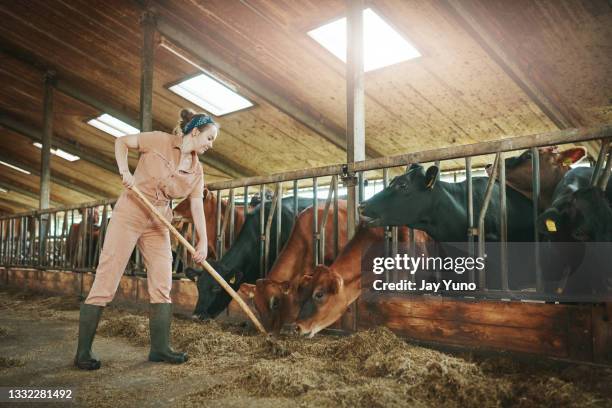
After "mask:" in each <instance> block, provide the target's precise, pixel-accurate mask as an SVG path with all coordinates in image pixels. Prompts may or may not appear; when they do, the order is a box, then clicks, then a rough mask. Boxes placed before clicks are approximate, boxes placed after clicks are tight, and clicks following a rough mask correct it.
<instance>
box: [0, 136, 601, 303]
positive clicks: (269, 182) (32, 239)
mask: <svg viewBox="0 0 612 408" xmlns="http://www.w3.org/2000/svg"><path fill="white" fill-rule="evenodd" d="M611 137H612V126H611V125H603V126H598V127H592V128H581V129H568V130H561V131H554V132H547V133H540V134H535V135H528V136H520V137H513V138H507V139H501V140H493V141H486V142H482V143H477V144H471V145H462V146H452V147H446V148H441V149H433V150H425V151H420V152H413V153H407V154H402V155H397V156H391V157H383V158H377V159H371V160H365V161H361V162H356V163H350V164H337V165H331V166H324V167H317V168H311V169H304V170H297V171H290V172H284V173H279V174H273V175H268V176H256V177H247V178H242V179H234V180H229V181H222V182H215V183H210V184H209V185H208V186H207V188H208V189H209V190H211V191H214V192H215V193H216V197H217V198H222V197H226V198H227V203H228V205H227V206H226V210H225V212H223V213H222V203H221V199H218V202H217V208H216V216H217V222H216V236H215V238H216V246H217V257H218V258H221V257H222V256H223V253H224V251H225V250H226V248H225V241H226V240H225V234H226V233H229V234H230V239H229V241H230V243H233V242H234V241H235V239H236V236H235V234H234V231H235V216H234V214H235V209H236V201H237V199H236V197H237V196H239V194H240V193H242V197H241V200H242V205H243V208H244V214H245V216H246V215H247V212H248V208H249V197H252V196H253V194H249V189H250V187H259V188H258V189H257V190H258V191H259V196H260V200H261V205H262V208H264V207H265V205H266V201H267V200H268V198H267V197H266V195H267V194H266V192H267V191H268V190H267V189H268V187H269V186H270V187H273V188H272V190H273V191H274V194H273V195H272V197H271V198H270V199H271V200H272V203H271V209H270V211H268V216H267V219H266V215H265V212H264V211H261V212H260V214H259V237H260V240H259V244H258V245H259V265H260V271H261V276H265V271H267V270H268V269H269V267H271V264H270V261H269V260H270V253H269V252H270V243H271V242H272V241H271V240H272V239H274V240H275V242H276V244H277V245H275V246H276V251H277V252H278V251H279V250H280V245H279V243H280V236H281V230H282V225H281V211H282V208H283V204H282V201H281V200H282V198H283V195H285V196H287V197H291V196H292V197H293V202H292V207H293V208H292V209H293V213H294V214H295V215H296V216H297V212H298V211H297V210H298V201H299V198H298V196H299V195H300V194H303V191H304V188H305V187H304V185H306V187H307V188H308V189H309V190H310V191H311V194H312V195H311V198H312V205H313V206H314V207H315V208H318V206H319V205H323V204H322V203H321V202H320V201H319V200H320V198H321V197H319V194H318V193H319V188H320V187H323V186H327V187H328V191H327V195H326V200H325V204H324V205H325V209H326V211H325V212H324V216H323V217H322V220H319V219H318V211H314V212H313V214H314V217H313V225H312V234H313V246H314V248H313V249H314V252H313V253H314V254H315V260H314V262H315V264H319V263H321V262H322V261H323V258H324V253H325V247H326V245H328V244H329V243H327V242H326V237H325V234H324V230H325V225H326V223H327V222H328V219H329V216H328V212H329V210H330V209H331V210H332V219H333V223H334V231H335V234H334V236H335V239H334V243H333V245H334V253H335V254H336V255H337V254H338V250H339V248H338V233H337V232H338V200H339V192H340V191H339V190H340V188H339V183H340V179H342V181H343V183H344V185H345V186H346V185H347V184H350V183H354V182H355V180H357V183H358V186H359V191H360V194H358V197H359V198H360V199H363V198H364V191H365V182H366V180H367V179H368V177H367V172H371V171H372V172H377V177H379V178H380V177H381V176H380V173H381V171H380V170H382V185H383V186H384V187H386V186H387V185H388V183H389V175H390V171H391V170H392V169H393V168H395V167H399V166H406V165H408V164H411V163H418V162H421V163H422V162H437V163H440V162H443V161H445V160H456V159H464V160H465V170H464V171H465V177H466V186H467V194H466V197H465V205H466V211H467V225H468V229H467V231H466V241H467V244H468V251H469V253H470V254H475V253H477V250H478V251H479V253H481V254H482V251H483V247H482V245H483V244H484V235H485V234H484V233H485V231H484V224H483V223H482V219H483V217H484V212H483V213H481V214H475V213H474V197H473V182H472V180H473V176H472V172H473V167H472V160H473V158H474V157H477V156H484V155H490V154H495V155H496V163H498V165H497V166H494V172H495V173H498V174H494V175H493V176H492V177H490V179H489V189H490V188H491V187H492V186H493V183H494V182H495V180H496V179H497V180H499V183H500V187H501V194H500V203H499V207H500V215H501V217H500V223H501V225H500V231H501V244H502V256H501V262H502V265H501V274H502V276H501V280H502V289H501V290H487V287H486V282H485V279H484V275H483V274H482V273H480V274H478V276H476V273H474V271H473V270H472V271H469V274H468V275H469V280H470V281H471V282H479V283H480V286H479V289H480V291H479V292H477V293H474V294H472V295H471V296H484V297H493V298H512V297H513V296H514V295H518V293H517V292H515V291H512V290H510V289H509V285H508V276H509V274H510V273H511V271H508V270H507V259H505V258H506V256H507V253H506V251H505V249H504V246H505V242H506V234H507V227H508V225H507V207H506V204H505V200H506V193H505V166H504V160H503V154H504V153H505V152H509V151H516V150H522V149H533V152H534V154H532V157H533V163H532V165H533V168H534V169H536V170H537V169H539V162H538V157H539V156H538V154H537V150H536V148H537V147H541V146H549V145H559V144H568V143H576V142H586V141H590V140H597V139H601V140H602V141H603V140H606V142H605V143H603V142H602V146H604V148H602V152H603V153H602V154H600V157H599V159H598V161H597V165H596V172H597V173H598V175H597V178H598V179H599V180H607V179H608V177H609V173H610V167H611V166H610V163H611V160H610V159H609V160H608V161H607V164H605V159H606V153H607V152H606V151H605V146H607V145H608V139H609V138H611ZM533 174H534V178H533V181H532V182H533V190H534V195H533V215H534V217H535V216H537V214H538V202H539V184H540V180H539V171H534V172H533ZM285 183H287V184H290V185H289V186H286V185H285ZM601 183H602V182H601V181H600V184H601ZM300 184H301V185H302V187H300ZM284 191H287V192H290V194H283V192H284ZM486 196H487V197H488V198H487V199H486V200H485V202H484V205H483V208H484V209H485V211H486V207H487V205H488V202H489V200H490V198H491V194H490V193H489V194H486ZM239 199H240V198H239ZM114 202H115V200H105V201H99V202H94V203H88V204H84V205H81V206H73V207H63V208H58V209H49V210H41V211H33V212H29V213H24V214H19V215H16V216H3V217H0V234H1V235H0V265H2V266H29V267H36V268H47V269H71V270H77V271H92V270H94V267H95V264H96V263H97V260H98V258H99V252H100V248H101V246H102V242H103V239H104V233H105V229H106V226H107V224H108V216H109V215H110V212H111V210H112V205H113V204H114ZM96 208H97V211H98V214H100V213H101V214H102V216H101V218H100V219H99V220H97V221H96V219H95V217H96V215H95V214H96V213H95V211H94V209H96ZM75 211H77V213H75ZM273 217H276V228H275V229H274V231H272V228H271V225H272V221H273V219H274V218H273ZM476 218H478V220H479V221H480V222H479V223H478V225H476V224H475V219H476ZM79 222H80V223H82V224H83V226H82V225H78V231H79V233H78V240H77V245H76V249H75V248H73V247H74V243H73V239H70V240H69V235H70V231H71V230H72V229H73V228H74V225H77V224H78V223H79ZM184 228H185V229H184V230H183V232H186V231H191V232H193V227H192V226H189V227H188V226H186V225H185V226H184ZM96 231H98V232H97V234H98V236H99V238H98V240H97V241H96V240H95V239H93V238H91V237H93V236H94V235H95V234H96ZM226 231H227V232H226ZM73 234H74V233H73ZM193 235H194V234H193V233H191V236H192V240H193ZM537 235H538V234H537V230H536V229H534V245H535V246H536V248H537V245H539V243H538V236H537ZM411 236H413V233H412V232H411ZM385 237H386V238H385V244H384V245H385V252H386V254H390V255H394V254H396V253H397V251H398V228H397V227H388V228H386V234H385ZM476 237H477V238H478V242H479V245H478V248H475V246H476V245H475V244H476V242H475V238H476ZM69 241H70V242H69ZM412 241H413V240H412ZM411 245H413V244H411ZM413 249H414V247H413ZM75 251H76V254H75ZM178 252H180V248H177V253H178ZM536 253H537V251H536ZM275 255H276V254H275ZM187 258H188V257H187ZM136 259H138V257H136ZM186 262H187V264H188V263H189V260H188V259H187V261H186ZM184 263H185V262H184ZM177 264H178V262H177V260H175V263H174V269H175V270H176V266H177ZM139 267H140V265H138V263H137V262H136V263H135V264H134V265H132V268H131V270H132V271H134V270H135V271H137V270H138V268H139ZM392 273H394V275H393V276H392ZM534 275H535V279H534V281H535V282H536V284H535V286H536V287H535V290H534V291H533V298H537V299H542V296H541V293H540V290H541V285H542V277H541V271H540V270H539V264H538V262H537V259H536V264H535V265H534ZM386 276H387V278H388V279H391V278H392V277H393V278H394V279H399V278H400V276H398V273H397V271H394V272H393V271H389V272H388V273H387V274H386ZM409 278H411V279H412V277H409ZM520 297H521V298H525V297H526V294H525V292H523V291H521V292H520ZM527 297H529V294H528V295H527Z"/></svg>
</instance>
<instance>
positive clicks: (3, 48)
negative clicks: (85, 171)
mask: <svg viewBox="0 0 612 408" xmlns="http://www.w3.org/2000/svg"><path fill="white" fill-rule="evenodd" d="M0 52H2V53H4V54H5V55H7V56H9V57H12V58H15V59H17V60H19V61H22V62H24V63H26V64H29V65H32V66H33V67H35V68H38V69H40V70H47V69H48V66H47V64H44V63H42V62H41V61H39V60H38V59H37V58H36V57H35V56H33V55H31V54H30V53H28V52H26V51H23V50H21V49H18V48H16V47H13V46H11V45H8V44H6V43H1V42H0ZM55 89H57V90H58V91H60V92H62V93H63V94H65V95H68V96H70V97H71V98H74V99H76V100H78V101H81V102H83V103H84V104H86V105H89V106H92V107H94V108H96V109H98V110H99V111H101V112H105V113H108V114H109V115H111V116H114V117H115V118H117V119H119V120H121V121H123V122H125V123H127V124H129V125H131V126H133V127H135V128H140V124H139V121H138V120H136V119H134V117H136V113H133V115H131V114H127V113H125V112H124V111H123V110H122V109H117V108H115V107H114V106H112V105H111V104H109V103H106V102H103V101H101V100H100V99H98V98H96V97H93V96H92V95H91V94H88V93H87V92H85V91H83V90H82V89H78V88H76V87H75V86H73V85H72V84H70V83H68V82H66V81H64V80H62V79H60V78H58V79H57V80H56V82H55ZM96 93H102V92H96ZM0 115H1V114H0ZM153 123H154V126H156V127H157V128H159V129H160V130H164V129H165V130H169V129H168V128H167V127H166V126H164V125H163V124H160V123H156V122H153ZM58 147H59V146H58ZM60 148H61V149H62V150H65V149H64V148H62V147H60ZM66 151H68V150H66ZM205 163H206V164H208V165H210V166H211V167H214V168H215V169H217V170H219V171H221V172H223V173H225V174H227V175H228V176H230V177H234V178H239V177H252V176H255V175H257V174H256V173H254V172H253V171H251V170H249V169H247V168H245V167H244V166H241V165H239V164H238V163H235V162H233V161H231V160H229V159H227V158H225V157H223V156H221V155H220V154H218V153H217V152H214V151H209V152H207V153H206V161H205ZM130 169H132V170H133V166H131V167H130ZM116 171H117V170H113V172H114V173H115V172H116Z"/></svg>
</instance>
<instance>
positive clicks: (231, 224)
mask: <svg viewBox="0 0 612 408" xmlns="http://www.w3.org/2000/svg"><path fill="white" fill-rule="evenodd" d="M234 200H235V198H234V189H233V188H230V192H229V201H230V202H229V207H230V219H229V243H230V246H231V245H232V244H233V243H234V238H235V237H234V229H235V224H236V204H235V203H234Z"/></svg>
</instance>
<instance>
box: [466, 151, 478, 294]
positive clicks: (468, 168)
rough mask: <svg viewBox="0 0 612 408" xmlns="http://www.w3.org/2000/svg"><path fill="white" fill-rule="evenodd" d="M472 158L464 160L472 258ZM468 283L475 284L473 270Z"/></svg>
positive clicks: (472, 254) (472, 253)
mask: <svg viewBox="0 0 612 408" xmlns="http://www.w3.org/2000/svg"><path fill="white" fill-rule="evenodd" d="M472 181H473V180H472V158H471V157H466V158H465V182H466V185H467V196H466V201H467V217H468V218H467V224H468V231H467V236H468V256H469V257H473V256H474V232H475V231H474V183H473V182H472ZM469 279H470V282H472V283H473V282H475V279H476V277H475V276H474V268H471V269H470V270H469Z"/></svg>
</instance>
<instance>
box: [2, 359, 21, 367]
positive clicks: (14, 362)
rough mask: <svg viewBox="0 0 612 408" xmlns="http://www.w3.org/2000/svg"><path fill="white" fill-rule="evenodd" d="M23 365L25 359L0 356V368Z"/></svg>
mask: <svg viewBox="0 0 612 408" xmlns="http://www.w3.org/2000/svg"><path fill="white" fill-rule="evenodd" d="M23 365H25V361H23V360H22V359H20V358H11V357H0V369H4V368H13V367H21V366H23Z"/></svg>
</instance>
